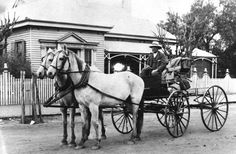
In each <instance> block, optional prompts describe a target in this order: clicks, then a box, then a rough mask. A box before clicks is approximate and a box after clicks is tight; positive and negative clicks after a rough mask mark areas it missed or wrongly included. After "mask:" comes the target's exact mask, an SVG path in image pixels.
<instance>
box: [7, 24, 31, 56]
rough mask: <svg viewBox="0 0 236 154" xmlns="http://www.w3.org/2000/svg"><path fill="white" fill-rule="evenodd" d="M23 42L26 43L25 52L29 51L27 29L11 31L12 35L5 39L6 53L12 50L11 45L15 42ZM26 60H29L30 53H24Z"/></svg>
mask: <svg viewBox="0 0 236 154" xmlns="http://www.w3.org/2000/svg"><path fill="white" fill-rule="evenodd" d="M19 40H24V41H25V42H26V50H28V49H30V30H29V28H28V27H24V28H20V29H17V30H13V33H12V35H10V36H9V37H8V39H7V43H8V46H7V51H8V52H10V51H12V50H14V48H13V46H12V43H14V42H15V41H19ZM26 58H27V59H30V53H29V52H27V51H26Z"/></svg>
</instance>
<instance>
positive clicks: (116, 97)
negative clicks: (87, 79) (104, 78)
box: [87, 83, 126, 102]
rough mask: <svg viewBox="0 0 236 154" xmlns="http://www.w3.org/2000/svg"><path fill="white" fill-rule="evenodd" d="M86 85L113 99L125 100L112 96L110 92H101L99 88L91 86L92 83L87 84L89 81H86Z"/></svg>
mask: <svg viewBox="0 0 236 154" xmlns="http://www.w3.org/2000/svg"><path fill="white" fill-rule="evenodd" d="M87 85H88V86H89V87H91V88H92V89H94V90H95V91H98V92H99V93H101V94H103V95H105V96H108V97H111V98H114V99H116V100H119V101H122V102H125V101H126V100H123V99H120V98H118V97H115V96H112V95H110V94H107V93H104V92H102V91H101V90H99V89H97V88H95V87H94V86H92V85H91V84H89V83H88V84H87Z"/></svg>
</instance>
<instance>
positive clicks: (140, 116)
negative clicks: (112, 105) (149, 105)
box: [135, 99, 144, 141]
mask: <svg viewBox="0 0 236 154" xmlns="http://www.w3.org/2000/svg"><path fill="white" fill-rule="evenodd" d="M143 108H144V100H143V99H142V100H141V102H140V105H139V109H138V119H137V125H136V127H137V136H136V137H135V140H136V141H140V140H141V138H140V135H141V131H142V128H143Z"/></svg>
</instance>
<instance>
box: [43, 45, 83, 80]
mask: <svg viewBox="0 0 236 154" xmlns="http://www.w3.org/2000/svg"><path fill="white" fill-rule="evenodd" d="M77 59H79V58H78V57H77V56H76V55H75V53H73V52H72V51H70V50H67V49H62V50H58V51H57V52H56V53H55V56H54V58H53V61H52V63H51V65H50V66H49V68H48V71H47V76H48V77H49V78H54V76H55V75H56V74H58V73H59V74H68V73H69V72H71V71H79V70H81V67H79V66H82V63H81V65H79V64H78V62H77ZM75 62H77V64H78V65H77V66H75V67H74V64H76V63H75ZM72 64H73V65H72ZM71 65H72V66H71ZM72 67H73V68H72Z"/></svg>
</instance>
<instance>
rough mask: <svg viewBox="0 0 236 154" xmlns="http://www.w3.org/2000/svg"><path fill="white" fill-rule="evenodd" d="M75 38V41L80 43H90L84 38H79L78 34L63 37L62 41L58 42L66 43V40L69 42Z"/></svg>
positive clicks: (71, 33) (72, 33)
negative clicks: (69, 39)
mask: <svg viewBox="0 0 236 154" xmlns="http://www.w3.org/2000/svg"><path fill="white" fill-rule="evenodd" d="M70 37H71V38H74V39H75V40H77V41H78V42H79V43H83V44H86V43H88V42H87V41H86V40H84V39H83V38H81V37H79V36H78V35H77V34H75V33H74V32H70V33H68V34H66V35H65V36H63V37H61V38H60V39H58V42H66V40H68V38H70Z"/></svg>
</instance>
